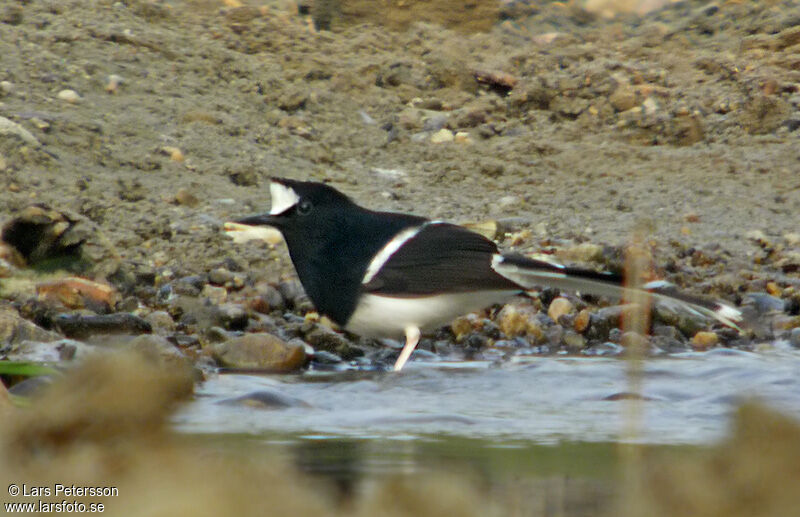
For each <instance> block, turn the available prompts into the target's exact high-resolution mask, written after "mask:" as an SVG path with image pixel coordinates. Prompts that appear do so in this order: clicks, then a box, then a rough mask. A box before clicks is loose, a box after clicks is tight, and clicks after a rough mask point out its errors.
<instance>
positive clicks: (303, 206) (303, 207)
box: [297, 199, 314, 215]
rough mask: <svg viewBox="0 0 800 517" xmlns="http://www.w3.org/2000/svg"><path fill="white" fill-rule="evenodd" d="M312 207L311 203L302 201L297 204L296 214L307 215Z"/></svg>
mask: <svg viewBox="0 0 800 517" xmlns="http://www.w3.org/2000/svg"><path fill="white" fill-rule="evenodd" d="M313 207H314V205H313V204H311V201H309V200H308V199H304V200H302V201H300V203H298V204H297V213H298V214H300V215H308V214H310V213H311V209H312V208H313Z"/></svg>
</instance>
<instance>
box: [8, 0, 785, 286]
mask: <svg viewBox="0 0 800 517" xmlns="http://www.w3.org/2000/svg"><path fill="white" fill-rule="evenodd" d="M353 4H356V5H355V8H359V6H358V5H357V4H358V3H357V2H353ZM540 4H541V5H536V4H535V3H534V2H504V3H503V9H501V12H500V13H499V17H498V20H497V21H496V23H494V24H493V26H492V28H491V30H490V31H489V32H474V31H471V30H470V26H467V28H466V29H465V28H464V27H455V28H454V30H451V29H445V28H441V27H440V26H439V25H436V24H433V23H418V24H412V25H410V26H409V28H408V29H407V30H403V31H392V30H389V29H387V28H384V27H381V26H379V25H374V24H372V23H360V22H359V20H358V19H355V20H354V19H353V17H352V16H350V17H347V16H345V14H347V13H346V12H344V14H343V11H346V9H343V10H341V11H338V12H334V13H333V15H331V20H332V21H331V27H332V29H333V31H321V32H316V31H315V30H313V28H312V23H311V20H310V19H308V18H307V17H303V16H299V15H298V14H297V13H296V10H292V9H291V7H292V4H291V3H287V2H282V3H278V2H273V3H272V4H270V5H267V6H266V7H265V8H258V7H248V6H245V7H241V8H237V9H229V8H228V9H225V8H221V7H220V4H219V3H217V2H211V1H203V2H190V1H178V0H176V1H173V2H168V3H151V2H146V1H140V0H129V1H123V2H112V1H110V0H97V1H91V2H44V1H35V0H34V1H30V2H22V1H21V2H10V3H6V4H4V6H3V7H2V9H0V10H2V13H1V14H2V22H3V23H0V56H2V57H0V64H1V65H2V66H0V81H3V83H2V89H0V116H2V117H5V118H6V119H8V121H10V122H12V123H15V124H17V126H13V129H12V130H8V129H4V130H2V131H0V170H2V175H1V176H0V219H4V220H7V219H8V218H10V217H11V215H12V214H14V213H15V212H16V211H17V210H19V209H22V208H23V207H25V206H28V205H29V204H31V203H46V204H48V205H49V206H51V207H53V208H55V209H57V210H65V211H70V212H72V213H74V214H79V215H80V216H82V217H85V218H87V220H89V221H91V222H92V223H94V224H95V225H96V231H97V232H98V233H99V234H102V235H103V238H104V239H105V240H106V241H107V242H108V243H110V244H109V245H110V246H111V247H112V248H114V249H115V252H116V253H117V254H119V256H120V257H121V258H122V264H123V268H124V269H126V271H134V272H136V273H137V274H139V275H140V276H139V277H140V278H144V277H147V275H149V274H150V273H152V272H153V271H160V269H159V268H164V267H166V268H171V270H172V271H174V272H176V273H175V274H176V276H181V275H186V274H197V273H203V272H206V271H209V270H211V269H213V268H214V267H217V266H219V265H220V264H226V265H227V267H228V268H229V269H237V268H238V269H242V270H249V271H251V272H252V274H253V275H255V276H263V278H265V279H271V280H274V279H277V278H278V277H279V276H280V275H284V276H290V275H291V266H290V263H289V261H288V257H287V255H286V253H285V249H284V248H283V247H278V248H276V249H275V250H269V249H268V248H266V247H265V246H257V245H246V246H240V247H235V246H234V245H233V244H232V243H231V241H230V240H229V239H228V238H227V237H225V236H224V234H223V232H222V231H221V228H222V224H223V222H224V221H226V220H229V219H232V218H236V217H239V216H242V215H246V214H250V213H253V212H260V211H265V210H266V209H267V208H268V206H269V199H268V192H267V189H266V183H267V182H266V180H267V178H268V177H269V176H273V175H277V176H287V177H292V178H304V179H314V180H322V181H328V182H330V183H331V184H332V185H334V186H335V187H337V188H339V189H341V190H343V191H345V192H347V193H348V194H350V195H352V196H353V197H354V198H355V199H356V200H358V201H359V202H361V203H363V204H365V205H367V206H370V207H373V208H380V209H391V210H399V211H408V212H414V213H418V214H423V215H426V216H430V217H435V218H440V219H448V220H453V221H456V222H465V221H484V220H489V219H491V220H501V221H505V222H510V223H512V226H513V229H514V230H517V231H520V230H521V231H522V232H523V233H521V234H518V235H517V236H516V238H515V239H505V242H503V243H502V244H503V245H504V246H506V247H510V246H517V247H519V248H521V249H523V250H533V249H540V248H547V247H548V246H552V245H560V244H564V243H566V244H574V243H579V242H584V241H589V242H592V243H596V244H599V245H622V244H624V243H626V242H627V241H628V240H629V239H630V237H631V235H632V233H633V231H634V229H635V228H637V227H638V228H645V230H646V232H647V235H648V238H649V239H650V240H651V241H652V246H653V249H654V252H655V255H656V259H657V262H658V264H659V265H660V266H662V267H664V268H665V269H661V271H660V272H661V273H662V274H666V275H668V276H670V277H671V278H672V279H673V280H676V281H677V282H678V283H682V284H686V285H696V284H698V283H699V282H703V281H705V283H704V284H703V285H702V286H700V287H697V288H696V289H697V290H700V291H714V290H715V287H714V286H715V285H716V284H715V283H714V282H713V281H711V280H709V278H711V277H712V276H713V275H717V276H718V275H720V274H723V273H728V275H727V276H724V278H726V279H727V280H725V281H724V282H722V283H723V284H724V288H721V289H717V290H718V291H719V292H720V294H722V295H724V296H726V297H728V298H729V299H730V298H736V296H738V294H737V293H738V292H739V291H742V290H752V289H756V288H762V289H763V286H764V284H766V282H767V281H770V280H773V281H776V282H777V283H778V285H779V288H780V289H784V288H791V287H792V286H793V285H794V283H796V281H797V277H796V276H792V275H793V271H794V269H793V266H791V265H790V266H789V267H782V266H780V265H776V264H775V263H773V262H770V260H772V259H773V258H775V257H772V256H768V255H769V254H768V253H767V252H765V251H764V249H762V247H768V246H769V247H770V248H769V249H770V250H772V249H776V248H779V249H780V250H784V251H785V250H791V249H792V248H793V246H796V245H797V242H798V239H797V238H796V237H797V235H796V234H794V233H793V232H796V231H797V223H796V217H795V214H797V212H798V209H799V208H800V179H798V175H797V172H798V166H800V146H798V142H799V141H800V140H799V139H800V131H797V127H798V123H800V112H799V111H798V106H799V105H800V94H799V93H798V83H799V82H800V67H799V66H798V64H800V45H799V44H800V28H799V27H798V21H799V20H800V7H798V5H797V4H796V3H795V2H790V1H785V2H778V1H772V2H719V3H713V4H707V3H706V2H699V1H697V2H678V3H673V4H672V5H671V6H670V7H669V8H667V9H665V10H662V11H656V12H653V13H650V14H649V15H647V16H646V17H644V18H638V17H620V18H616V19H611V20H607V19H605V18H599V17H597V16H595V15H592V14H590V13H588V12H586V11H584V10H582V9H580V8H578V7H576V6H574V5H572V4H570V3H567V4H562V3H549V2H541V3H540ZM374 18H375V17H373V19H374ZM373 21H374V20H373ZM476 27H477V28H481V27H480V24H478V26H476ZM111 76H114V77H113V78H112V79H110V77H111ZM64 90H72V91H74V92H75V94H77V97H74V98H71V97H70V95H71V94H69V93H64ZM20 127H21V128H23V129H25V130H27V131H28V132H30V134H31V136H33V137H34V138H35V139H36V140H38V141H39V142H41V144H42V145H41V147H37V145H36V144H35V143H32V141H31V140H30V138H27V140H26V138H23V137H22V136H20V133H19V128H20ZM443 129H444V130H446V131H442V130H443ZM454 135H455V141H452V142H450V141H448V142H444V143H434V141H432V139H433V140H436V139H437V138H440V137H441V138H444V139H445V140H450V139H451V137H453V136H454ZM176 196H177V199H176ZM195 198H196V199H195ZM525 230H528V231H527V232H526V231H525ZM756 230H757V231H760V232H762V234H754V233H752V232H753V231H756ZM748 235H750V236H751V237H752V236H756V237H759V238H761V245H759V244H758V242H756V240H754V239H751V238H748ZM501 240H502V237H501ZM768 251H769V250H768ZM698 254H699V255H698ZM698 257H699V258H698ZM765 257H767V258H765ZM275 259H277V260H278V263H277V265H276V263H275ZM226 260H227V262H225V261H226ZM776 260H777V259H776ZM782 264H783V263H782ZM267 265H269V267H264V266H267ZM784 265H785V264H784ZM101 271H102V273H97V274H107V272H106V271H103V270H101V269H98V272H101ZM785 273H788V275H787V274H785ZM748 282H751V283H750V284H748ZM752 282H756V283H755V284H752ZM717 283H719V282H717ZM792 292H793V291H789V292H787V291H782V294H781V291H779V292H778V296H784V297H786V296H789V295H791V293H792Z"/></svg>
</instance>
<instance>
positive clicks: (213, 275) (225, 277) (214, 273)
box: [208, 267, 234, 285]
mask: <svg viewBox="0 0 800 517" xmlns="http://www.w3.org/2000/svg"><path fill="white" fill-rule="evenodd" d="M233 278H234V274H233V273H232V272H231V271H228V270H227V269H225V268H224V267H218V268H215V269H212V270H211V271H209V272H208V281H209V282H211V283H212V284H214V285H225V284H227V283H229V282H233Z"/></svg>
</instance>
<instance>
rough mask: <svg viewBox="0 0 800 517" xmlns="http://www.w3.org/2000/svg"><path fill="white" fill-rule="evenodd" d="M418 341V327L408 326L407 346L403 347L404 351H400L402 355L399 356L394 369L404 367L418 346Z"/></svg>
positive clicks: (398, 369) (397, 369)
mask: <svg viewBox="0 0 800 517" xmlns="http://www.w3.org/2000/svg"><path fill="white" fill-rule="evenodd" d="M417 343H419V329H418V328H417V327H408V328H407V329H406V346H404V347H403V351H402V352H400V357H398V358H397V362H396V363H394V371H396V372H399V371H400V370H402V369H403V366H404V365H405V364H406V361H408V358H409V357H411V352H413V351H414V348H416V346H417Z"/></svg>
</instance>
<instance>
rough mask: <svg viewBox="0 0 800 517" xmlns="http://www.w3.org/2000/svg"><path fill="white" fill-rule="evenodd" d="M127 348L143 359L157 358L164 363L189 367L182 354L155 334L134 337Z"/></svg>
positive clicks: (162, 337) (163, 338)
mask: <svg viewBox="0 0 800 517" xmlns="http://www.w3.org/2000/svg"><path fill="white" fill-rule="evenodd" d="M127 347H128V348H130V349H131V350H136V351H137V352H139V353H141V354H143V355H144V356H145V357H152V358H158V359H160V360H165V361H175V362H179V363H181V364H185V365H186V366H190V365H191V363H190V362H189V360H188V359H187V358H186V357H185V356H184V355H183V352H181V351H180V350H179V349H178V348H177V347H176V346H175V345H174V344H172V342H170V341H169V340H167V338H165V337H164V336H159V335H155V334H144V335H141V336H136V337H135V338H133V339H132V340H131V341H130V342H129V343H128V344H127Z"/></svg>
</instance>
